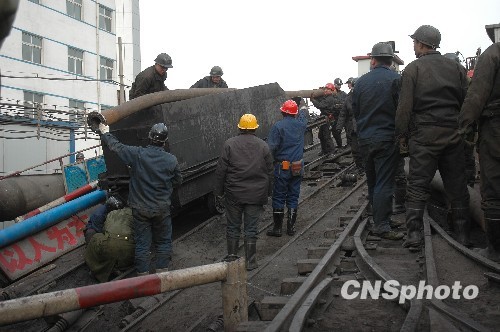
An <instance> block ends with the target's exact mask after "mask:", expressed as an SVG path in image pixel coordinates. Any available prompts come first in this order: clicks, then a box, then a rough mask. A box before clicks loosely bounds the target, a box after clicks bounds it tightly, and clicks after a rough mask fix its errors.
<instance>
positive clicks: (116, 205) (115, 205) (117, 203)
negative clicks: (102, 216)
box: [106, 196, 123, 211]
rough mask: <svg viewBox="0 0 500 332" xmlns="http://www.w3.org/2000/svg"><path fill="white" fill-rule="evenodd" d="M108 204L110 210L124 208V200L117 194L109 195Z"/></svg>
mask: <svg viewBox="0 0 500 332" xmlns="http://www.w3.org/2000/svg"><path fill="white" fill-rule="evenodd" d="M106 206H107V208H108V210H109V211H113V210H119V209H122V208H123V202H122V200H121V199H119V198H118V197H116V196H109V197H108V199H107V200H106Z"/></svg>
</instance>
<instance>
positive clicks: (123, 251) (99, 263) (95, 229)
mask: <svg viewBox="0 0 500 332" xmlns="http://www.w3.org/2000/svg"><path fill="white" fill-rule="evenodd" d="M103 212H104V213H103ZM92 217H93V218H92V220H90V221H89V224H90V225H87V226H90V227H87V229H86V231H85V241H86V242H87V247H86V248H85V262H86V263H87V265H88V267H89V268H90V271H92V274H93V275H94V277H95V278H96V279H97V280H99V282H106V281H108V280H109V279H110V277H112V276H113V274H119V271H122V270H126V269H128V268H130V267H132V266H133V265H134V250H135V243H134V236H133V230H132V222H133V218H132V210H131V209H130V208H128V207H125V208H123V204H122V202H121V201H120V200H119V199H117V198H116V197H114V196H111V197H110V198H109V199H108V200H107V201H106V204H105V205H104V209H102V208H101V207H100V208H99V210H98V211H96V213H95V214H94V215H93V216H92ZM104 219H105V221H104V223H101V221H102V220H104Z"/></svg>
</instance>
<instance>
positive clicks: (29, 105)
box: [23, 90, 44, 119]
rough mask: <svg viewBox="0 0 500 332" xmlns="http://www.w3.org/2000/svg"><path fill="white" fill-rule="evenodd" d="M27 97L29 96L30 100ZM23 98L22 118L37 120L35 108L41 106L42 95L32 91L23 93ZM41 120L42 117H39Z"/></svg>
mask: <svg viewBox="0 0 500 332" xmlns="http://www.w3.org/2000/svg"><path fill="white" fill-rule="evenodd" d="M28 95H30V98H28ZM37 97H39V98H38V99H39V100H36V99H37ZM23 98H24V102H23V105H24V116H25V117H27V118H29V119H37V118H38V115H37V114H36V108H37V105H43V99H44V95H43V94H41V93H36V92H32V91H26V90H24V91H23ZM41 119H42V117H41Z"/></svg>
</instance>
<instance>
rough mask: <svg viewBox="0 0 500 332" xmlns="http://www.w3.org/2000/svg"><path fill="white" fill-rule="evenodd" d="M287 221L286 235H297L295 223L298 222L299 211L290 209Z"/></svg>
mask: <svg viewBox="0 0 500 332" xmlns="http://www.w3.org/2000/svg"><path fill="white" fill-rule="evenodd" d="M287 217H288V218H287V221H286V233H287V234H288V235H290V236H292V235H295V223H296V222H297V209H288V216H287Z"/></svg>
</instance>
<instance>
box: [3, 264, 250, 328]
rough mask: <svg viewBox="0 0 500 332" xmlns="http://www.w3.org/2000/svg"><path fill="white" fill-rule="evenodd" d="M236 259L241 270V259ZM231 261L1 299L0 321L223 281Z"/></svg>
mask: <svg viewBox="0 0 500 332" xmlns="http://www.w3.org/2000/svg"><path fill="white" fill-rule="evenodd" d="M235 262H237V264H238V266H240V267H241V268H242V269H243V270H244V267H245V265H244V264H245V263H244V260H243V259H240V260H239V261H235ZM231 263H233V262H230V263H227V262H221V263H215V264H210V265H202V266H196V267H191V268H187V269H183V270H175V271H171V272H162V273H157V274H149V275H146V276H141V277H136V278H129V279H122V280H118V281H111V282H106V283H102V284H97V285H91V286H85V287H79V288H73V289H66V290H62V291H57V292H52V293H45V294H39V295H33V296H28V297H22V298H18V299H13V300H8V301H2V302H0V325H5V324H12V323H15V322H20V321H26V320H30V319H35V318H40V317H47V316H52V315H56V314H60V313H63V312H68V311H73V310H77V309H84V308H90V307H95V306H98V305H101V304H107V303H112V302H119V301H124V300H127V299H133V298H137V297H143V296H151V295H155V294H159V293H164V292H168V291H172V290H175V289H181V288H187V287H192V286H198V285H203V284H208V283H212V282H217V281H224V280H226V278H227V275H228V269H229V264H231ZM244 277H245V279H244V280H241V283H242V284H244V283H245V282H246V273H245V274H244Z"/></svg>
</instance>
